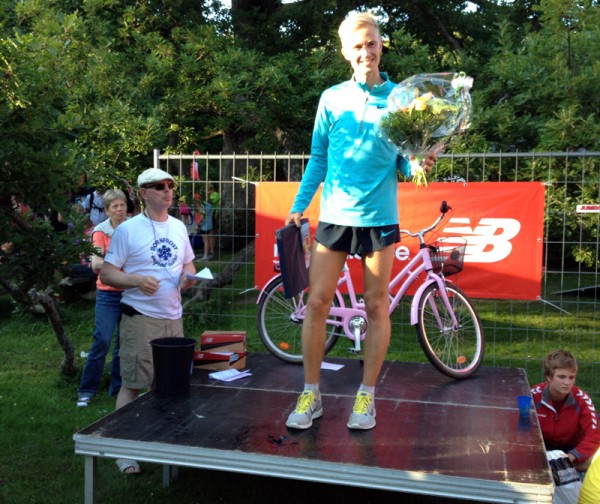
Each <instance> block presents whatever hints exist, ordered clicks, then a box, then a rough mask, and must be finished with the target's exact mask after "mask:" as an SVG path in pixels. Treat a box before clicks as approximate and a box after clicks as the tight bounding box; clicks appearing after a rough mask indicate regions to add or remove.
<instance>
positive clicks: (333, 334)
mask: <svg viewBox="0 0 600 504" xmlns="http://www.w3.org/2000/svg"><path fill="white" fill-rule="evenodd" d="M307 299H308V289H307V290H304V291H302V292H301V293H300V294H297V295H296V296H294V297H292V298H286V297H285V294H284V290H283V280H282V279H281V276H277V277H275V278H273V280H271V282H270V283H269V284H268V285H267V286H266V287H265V290H264V292H263V294H262V298H261V300H260V302H259V303H258V313H257V315H256V323H257V326H258V334H259V335H260V339H261V340H262V342H263V343H264V345H265V347H266V348H267V350H268V351H269V352H271V353H272V354H273V355H274V356H275V357H278V358H279V359H281V360H284V361H286V362H291V363H294V364H300V363H302V322H303V321H304V313H305V310H306V301H307ZM333 304H334V305H336V306H337V305H339V301H338V300H337V297H335V298H334V303H333ZM338 335H339V328H338V327H336V326H333V325H330V324H327V326H326V334H325V338H326V339H325V353H327V352H329V350H331V349H332V348H333V346H334V345H335V343H336V342H337V338H338Z"/></svg>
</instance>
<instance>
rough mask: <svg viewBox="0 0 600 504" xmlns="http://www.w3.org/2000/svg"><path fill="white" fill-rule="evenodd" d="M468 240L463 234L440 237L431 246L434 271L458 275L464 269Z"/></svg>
mask: <svg viewBox="0 0 600 504" xmlns="http://www.w3.org/2000/svg"><path fill="white" fill-rule="evenodd" d="M466 247H467V240H465V239H464V238H463V237H462V236H448V237H445V238H440V239H439V240H438V241H436V242H435V244H434V245H433V246H432V248H431V264H432V265H433V272H434V273H437V274H440V273H442V274H443V275H444V276H450V275H456V274H457V273H460V272H461V271H462V269H463V263H464V259H465V249H466Z"/></svg>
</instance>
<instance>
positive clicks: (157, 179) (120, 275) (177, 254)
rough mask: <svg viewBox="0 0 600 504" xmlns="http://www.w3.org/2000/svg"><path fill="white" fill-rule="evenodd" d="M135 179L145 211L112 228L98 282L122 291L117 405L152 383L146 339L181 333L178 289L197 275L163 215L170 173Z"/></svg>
mask: <svg viewBox="0 0 600 504" xmlns="http://www.w3.org/2000/svg"><path fill="white" fill-rule="evenodd" d="M137 183H138V188H139V195H140V198H141V200H142V201H143V206H144V211H143V212H142V213H140V214H138V215H136V216H135V217H133V218H131V219H129V220H127V221H125V222H124V223H123V224H121V225H120V226H119V227H118V228H117V229H116V230H115V232H114V234H113V237H112V241H111V243H110V246H109V248H108V252H107V254H106V257H105V258H104V263H103V265H102V269H101V271H100V278H101V279H102V282H103V283H105V284H107V285H110V286H112V287H115V288H118V289H123V297H122V301H121V313H122V318H121V325H120V335H121V346H120V352H119V354H120V359H121V378H122V385H121V389H120V391H119V395H118V396H117V404H116V408H117V409H119V408H121V407H122V406H125V405H126V404H128V403H130V402H131V401H133V400H134V399H136V398H137V397H138V395H139V394H140V392H141V391H142V390H146V389H149V388H151V387H152V384H153V381H154V368H153V362H152V348H151V345H150V340H152V339H154V338H165V337H180V336H183V335H184V334H183V323H182V314H183V308H182V305H181V290H185V289H188V288H190V287H191V286H192V285H193V284H194V280H190V279H189V278H188V275H187V273H190V274H191V275H195V273H196V268H195V266H194V263H193V260H194V252H193V250H192V247H191V245H190V240H189V237H188V233H187V229H186V227H185V225H184V224H183V223H182V222H181V221H180V220H178V219H175V218H174V217H171V216H170V215H169V213H168V211H169V208H170V207H171V206H172V204H173V188H174V184H175V181H174V179H173V177H172V176H171V175H170V174H168V173H167V172H165V171H163V170H160V169H158V168H150V169H148V170H145V171H144V172H142V174H141V175H140V176H139V177H138V181H137ZM117 466H118V467H119V470H120V471H121V472H122V473H126V474H135V473H139V472H140V467H139V464H138V463H137V461H135V460H128V459H118V460H117Z"/></svg>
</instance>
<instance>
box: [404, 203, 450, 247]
mask: <svg viewBox="0 0 600 504" xmlns="http://www.w3.org/2000/svg"><path fill="white" fill-rule="evenodd" d="M450 210H452V207H451V206H450V205H448V202H447V201H446V200H443V201H442V204H441V205H440V215H439V217H438V218H437V219H436V220H435V222H434V223H433V224H432V225H431V226H429V227H428V228H425V229H421V231H417V232H416V233H413V232H412V231H409V230H408V229H401V230H400V234H407V235H408V236H412V237H418V238H419V241H420V242H421V243H424V239H423V237H424V236H425V235H426V234H427V233H429V232H430V231H433V230H434V229H435V228H436V227H437V226H438V225H439V224H440V222H442V219H443V218H444V217H445V215H446V214H447V213H448V211H450Z"/></svg>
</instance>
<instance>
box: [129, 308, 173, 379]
mask: <svg viewBox="0 0 600 504" xmlns="http://www.w3.org/2000/svg"><path fill="white" fill-rule="evenodd" d="M169 337H183V321H182V319H177V320H169V319H157V318H153V317H147V316H146V315H134V316H133V317H132V316H129V315H125V314H123V316H122V317H121V326H120V338H121V341H120V347H119V357H120V360H121V380H122V386H123V387H125V388H130V389H135V390H141V389H149V388H152V385H153V382H154V366H153V364H152V345H150V341H151V340H153V339H155V338H169Z"/></svg>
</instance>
